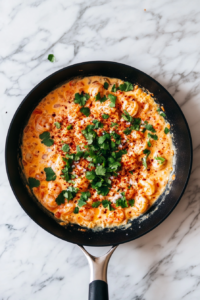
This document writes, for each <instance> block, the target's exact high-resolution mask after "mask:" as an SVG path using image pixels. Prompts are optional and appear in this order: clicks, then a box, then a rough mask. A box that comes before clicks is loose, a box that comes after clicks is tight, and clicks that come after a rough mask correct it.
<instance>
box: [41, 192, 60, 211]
mask: <svg viewBox="0 0 200 300" xmlns="http://www.w3.org/2000/svg"><path fill="white" fill-rule="evenodd" d="M55 200H56V199H55V197H54V196H52V195H49V194H46V195H45V196H44V197H43V201H44V203H45V204H46V205H47V206H48V207H49V208H52V209H53V208H56V207H57V206H58V204H57V203H56V201H55Z"/></svg>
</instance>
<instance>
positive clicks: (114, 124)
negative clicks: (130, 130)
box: [110, 122, 119, 127]
mask: <svg viewBox="0 0 200 300" xmlns="http://www.w3.org/2000/svg"><path fill="white" fill-rule="evenodd" d="M114 126H119V124H117V123H114V122H111V125H110V127H114Z"/></svg>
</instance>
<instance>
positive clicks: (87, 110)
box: [80, 107, 90, 117]
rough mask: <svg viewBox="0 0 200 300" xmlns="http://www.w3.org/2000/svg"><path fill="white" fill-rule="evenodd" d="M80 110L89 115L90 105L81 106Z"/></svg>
mask: <svg viewBox="0 0 200 300" xmlns="http://www.w3.org/2000/svg"><path fill="white" fill-rule="evenodd" d="M80 112H82V114H84V115H85V116H86V117H89V115H90V109H89V107H81V109H80Z"/></svg>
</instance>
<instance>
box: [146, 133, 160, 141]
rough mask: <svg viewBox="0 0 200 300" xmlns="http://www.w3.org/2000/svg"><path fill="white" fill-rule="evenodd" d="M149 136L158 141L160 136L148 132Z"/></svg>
mask: <svg viewBox="0 0 200 300" xmlns="http://www.w3.org/2000/svg"><path fill="white" fill-rule="evenodd" d="M148 138H152V139H153V140H154V141H157V139H158V136H157V135H156V134H151V133H149V132H148Z"/></svg>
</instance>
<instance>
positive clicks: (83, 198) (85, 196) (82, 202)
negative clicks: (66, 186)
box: [78, 191, 91, 207]
mask: <svg viewBox="0 0 200 300" xmlns="http://www.w3.org/2000/svg"><path fill="white" fill-rule="evenodd" d="M90 197H91V194H90V192H89V191H87V192H82V193H81V197H80V199H79V201H78V206H79V207H82V206H83V205H85V204H86V202H87V200H88V199H89V198H90Z"/></svg>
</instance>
